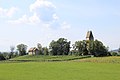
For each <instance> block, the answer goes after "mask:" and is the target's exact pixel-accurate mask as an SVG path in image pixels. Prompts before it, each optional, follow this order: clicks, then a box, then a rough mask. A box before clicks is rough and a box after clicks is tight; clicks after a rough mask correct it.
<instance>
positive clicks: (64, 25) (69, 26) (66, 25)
mask: <svg viewBox="0 0 120 80" xmlns="http://www.w3.org/2000/svg"><path fill="white" fill-rule="evenodd" d="M61 28H62V29H70V28H71V25H70V24H68V23H67V22H63V23H62V24H61Z"/></svg>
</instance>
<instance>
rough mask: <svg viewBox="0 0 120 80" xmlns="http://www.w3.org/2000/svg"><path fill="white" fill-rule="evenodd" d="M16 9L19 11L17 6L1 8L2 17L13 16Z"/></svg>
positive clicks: (0, 15)
mask: <svg viewBox="0 0 120 80" xmlns="http://www.w3.org/2000/svg"><path fill="white" fill-rule="evenodd" d="M16 11H18V8H16V7H11V8H9V9H3V8H0V17H12V16H13V15H14V14H15V13H16Z"/></svg>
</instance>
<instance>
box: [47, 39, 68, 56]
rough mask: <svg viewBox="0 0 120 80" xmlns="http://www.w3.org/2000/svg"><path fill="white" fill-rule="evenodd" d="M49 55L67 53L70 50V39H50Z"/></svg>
mask: <svg viewBox="0 0 120 80" xmlns="http://www.w3.org/2000/svg"><path fill="white" fill-rule="evenodd" d="M49 49H50V53H51V55H68V53H69V51H70V41H69V42H68V41H67V39H65V38H59V39H58V40H57V41H54V40H53V41H52V42H51V43H50V46H49Z"/></svg>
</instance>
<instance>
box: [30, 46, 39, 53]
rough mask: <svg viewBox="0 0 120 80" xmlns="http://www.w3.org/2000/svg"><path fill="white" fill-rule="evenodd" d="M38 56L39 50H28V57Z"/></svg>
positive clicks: (34, 48) (33, 48)
mask: <svg viewBox="0 0 120 80" xmlns="http://www.w3.org/2000/svg"><path fill="white" fill-rule="evenodd" d="M37 54H39V50H38V49H37V48H36V47H32V48H30V49H29V50H28V55H37Z"/></svg>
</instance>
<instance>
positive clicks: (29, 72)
mask: <svg viewBox="0 0 120 80" xmlns="http://www.w3.org/2000/svg"><path fill="white" fill-rule="evenodd" d="M74 58H75V59H74ZM76 58H77V59H76ZM79 58H80V57H76V56H22V57H17V58H14V59H12V60H13V61H10V63H8V62H5V63H4V62H1V63H0V80H119V79H120V64H119V63H120V57H100V58H94V57H93V58H84V59H81V58H80V59H79ZM56 59H57V60H62V61H57V62H56V61H51V62H48V61H45V62H44V61H43V62H42V60H56ZM69 59H73V60H72V61H71V60H69ZM14 60H35V61H31V62H15V63H14ZM37 60H40V62H39V61H37ZM63 60H65V61H63ZM66 60H68V61H66ZM36 61H37V62H36Z"/></svg>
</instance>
